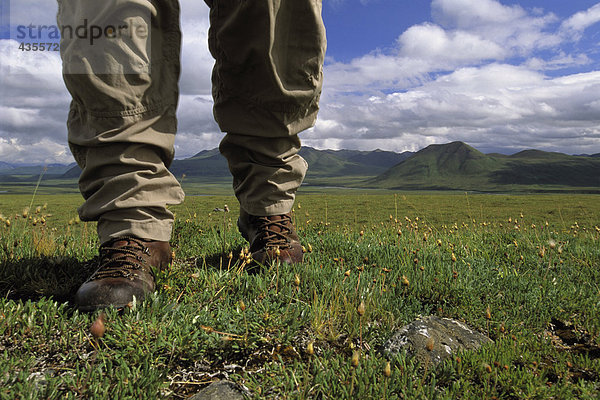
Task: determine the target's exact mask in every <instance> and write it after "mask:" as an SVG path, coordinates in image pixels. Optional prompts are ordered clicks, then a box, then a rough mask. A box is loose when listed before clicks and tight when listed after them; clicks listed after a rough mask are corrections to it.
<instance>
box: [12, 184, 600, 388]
mask: <svg viewBox="0 0 600 400" xmlns="http://www.w3.org/2000/svg"><path fill="white" fill-rule="evenodd" d="M311 193H312V194H311ZM0 199H1V200H2V203H1V204H2V205H1V206H0V213H2V215H3V217H2V221H0V294H1V295H2V298H1V300H0V398H2V399H4V398H6V399H14V398H157V397H165V398H186V397H187V396H189V395H190V394H192V393H194V392H197V391H198V390H200V389H201V388H202V387H204V386H205V385H207V384H208V383H209V382H211V381H214V380H218V379H226V378H227V379H230V380H233V381H235V382H238V383H241V384H243V385H245V386H247V387H248V388H249V389H250V391H251V393H252V394H253V396H254V397H256V398H290V399H292V398H293V399H296V398H315V399H320V398H327V399H350V398H373V399H381V398H390V399H402V398H409V399H413V398H421V399H432V398H440V399H453V398H465V399H481V398H487V399H491V398H499V399H502V398H503V399H522V398H530V399H569V398H581V399H595V398H598V397H599V396H600V314H599V313H598V309H599V307H600V268H598V267H599V266H600V242H599V241H600V232H599V229H600V228H599V227H600V201H599V200H600V198H598V196H593V195H520V196H510V195H466V194H431V193H398V194H393V193H387V194H377V193H371V192H365V191H347V190H332V191H331V192H330V193H328V194H324V193H321V194H318V193H314V192H310V191H307V192H305V193H303V194H302V193H301V194H300V195H299V197H298V200H297V203H296V205H295V208H294V218H295V221H296V224H297V226H298V229H299V232H300V234H301V236H302V241H303V245H304V246H305V247H306V248H307V251H308V250H310V249H312V252H307V253H306V262H305V263H303V264H302V265H297V266H291V267H287V266H281V265H277V264H276V265H269V266H265V267H264V268H262V269H258V270H248V269H247V268H245V265H243V263H242V262H241V260H240V257H239V254H240V251H242V249H243V247H244V246H246V243H245V242H244V241H243V239H242V238H241V237H240V235H239V234H238V233H237V230H236V227H235V219H236V216H237V207H236V201H235V199H234V198H233V197H232V196H190V197H188V198H187V200H186V202H185V203H184V204H183V205H181V206H177V207H173V208H172V209H173V211H174V212H175V213H176V215H177V217H176V218H177V219H176V226H175V230H174V234H173V240H172V246H173V248H174V251H175V255H176V258H175V263H174V265H173V267H172V268H171V269H170V270H169V271H167V272H165V273H162V274H161V275H160V276H159V277H158V286H159V287H160V290H159V291H158V292H157V293H156V294H153V295H152V296H150V297H149V298H148V299H147V301H146V302H145V303H144V304H136V305H135V306H134V307H133V308H132V309H130V310H127V311H126V312H121V313H119V312H116V311H114V310H109V311H108V312H107V316H106V328H107V330H106V334H105V335H104V337H103V338H101V339H95V338H94V337H93V336H91V334H90V325H91V324H92V322H93V321H94V320H95V319H96V318H97V317H98V313H94V314H83V313H80V312H79V311H77V310H75V309H74V308H73V306H72V305H71V304H70V303H69V302H68V300H69V299H70V296H71V295H72V294H73V292H74V291H75V290H76V289H77V287H78V285H79V284H80V283H81V282H82V281H83V280H84V279H85V278H86V276H87V274H89V272H90V271H89V267H88V266H87V264H86V262H85V261H86V260H88V259H90V258H91V257H93V256H94V254H95V253H96V246H97V239H96V237H95V233H94V231H95V226H94V224H93V223H83V222H80V221H79V220H78V219H77V218H76V213H75V209H76V207H77V206H78V205H79V204H80V203H81V199H80V198H79V197H78V196H62V195H61V196H36V198H35V199H34V202H33V204H32V205H31V207H30V208H29V209H28V210H26V212H24V208H27V207H29V206H30V203H31V196H30V195H29V196H8V195H2V196H0ZM44 204H46V207H44ZM224 204H228V205H229V207H230V208H231V212H230V213H223V212H215V211H212V210H213V209H214V208H216V207H219V208H223V205H224ZM38 207H39V210H38ZM24 214H25V217H23V215H24ZM30 217H31V218H30ZM42 217H43V222H42ZM6 220H10V226H7V224H6V222H5V221H6ZM399 231H400V234H399ZM454 259H455V261H453V260H454ZM297 283H299V284H297ZM406 283H408V285H407V284H406ZM361 301H363V302H364V303H365V306H366V312H365V314H364V315H363V316H362V317H361V316H359V314H358V313H357V311H356V309H357V306H358V305H359V304H360V302H361ZM488 310H489V312H490V314H489V318H488V315H486V314H487V311H488ZM432 314H433V315H438V316H443V317H451V318H455V319H459V320H462V321H464V322H466V323H467V324H468V325H470V326H471V327H473V328H475V329H477V330H479V331H481V332H483V333H485V334H487V335H489V336H490V337H491V338H492V339H493V340H494V343H493V344H490V345H486V346H484V347H483V348H482V349H481V350H479V351H477V352H471V353H464V354H461V355H459V356H458V357H456V358H453V359H451V360H449V361H448V362H446V363H444V364H442V365H440V366H439V367H437V368H432V367H431V366H424V365H420V364H418V363H417V362H415V361H414V360H412V359H411V358H410V357H407V356H406V355H399V356H397V357H395V358H394V359H392V360H390V362H391V366H392V369H391V376H390V377H386V376H385V375H384V373H383V372H384V367H385V364H386V362H387V359H386V358H385V357H384V356H382V355H381V354H380V352H379V348H380V346H381V345H382V344H383V343H384V341H385V340H386V339H387V338H389V337H390V336H391V335H392V334H393V332H394V330H396V329H398V328H399V327H401V326H403V325H404V324H406V323H409V322H411V321H413V320H414V319H415V318H416V317H417V316H419V315H432ZM361 331H362V342H361V339H360V336H361ZM311 342H312V343H313V344H314V349H315V353H314V354H313V355H309V354H308V353H307V351H306V348H307V346H308V344H309V343H311ZM357 350H358V351H359V352H360V362H359V365H358V367H357V368H353V367H352V365H351V363H350V359H351V356H352V354H353V352H355V351H357Z"/></svg>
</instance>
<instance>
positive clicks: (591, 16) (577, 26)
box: [561, 3, 600, 39]
mask: <svg viewBox="0 0 600 400" xmlns="http://www.w3.org/2000/svg"><path fill="white" fill-rule="evenodd" d="M598 22H600V3H598V4H595V5H594V6H592V7H590V8H588V9H587V10H585V11H580V12H578V13H576V14H575V15H573V16H572V17H570V18H568V19H567V20H565V21H564V22H563V23H562V24H561V32H562V33H563V34H566V35H571V36H573V37H575V38H576V39H579V38H581V35H582V34H583V31H585V30H586V29H587V28H589V27H590V26H592V25H595V24H597V23H598Z"/></svg>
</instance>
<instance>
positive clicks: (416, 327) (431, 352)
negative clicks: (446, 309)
mask: <svg viewBox="0 0 600 400" xmlns="http://www.w3.org/2000/svg"><path fill="white" fill-rule="evenodd" d="M491 342H492V340H491V339H490V338H488V337H487V336H485V335H483V334H481V333H479V332H476V331H474V330H472V329H470V328H469V327H467V326H466V325H465V324H463V323H462V322H459V321H456V320H453V319H449V318H439V317H436V316H429V317H425V318H422V319H418V320H416V321H414V322H411V323H410V324H408V325H406V326H404V327H402V328H401V329H400V330H399V331H398V332H396V333H395V334H394V335H393V336H392V337H391V338H390V339H389V340H388V341H387V342H385V344H384V345H383V353H384V354H386V355H388V356H395V355H397V354H399V353H401V352H402V351H404V350H406V352H407V353H408V354H409V355H411V356H414V357H415V358H416V359H417V360H419V361H420V362H421V363H428V364H434V365H437V364H439V363H440V362H442V361H444V360H446V359H447V358H450V356H452V355H453V354H455V353H457V352H458V351H460V350H475V349H478V348H479V347H480V346H481V345H483V344H486V343H491Z"/></svg>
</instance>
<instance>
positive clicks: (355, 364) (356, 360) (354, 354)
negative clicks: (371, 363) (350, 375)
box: [350, 350, 360, 368]
mask: <svg viewBox="0 0 600 400" xmlns="http://www.w3.org/2000/svg"><path fill="white" fill-rule="evenodd" d="M359 361H360V353H359V352H358V351H357V350H354V351H353V352H352V359H351V360H350V363H351V364H352V367H354V368H358V363H359Z"/></svg>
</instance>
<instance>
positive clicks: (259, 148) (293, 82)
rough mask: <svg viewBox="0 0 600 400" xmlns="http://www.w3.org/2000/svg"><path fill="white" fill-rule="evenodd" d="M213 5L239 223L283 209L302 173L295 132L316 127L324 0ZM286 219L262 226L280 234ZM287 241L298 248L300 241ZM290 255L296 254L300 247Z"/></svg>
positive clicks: (222, 116)
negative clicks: (249, 216)
mask: <svg viewBox="0 0 600 400" xmlns="http://www.w3.org/2000/svg"><path fill="white" fill-rule="evenodd" d="M212 3H213V4H212V7H211V28H210V33H209V46H210V50H211V53H212V54H213V56H214V57H215V60H216V63H215V67H214V70H213V97H214V101H215V106H214V114H215V119H216V120H217V122H218V123H219V126H220V128H221V130H222V131H224V132H226V133H227V134H226V136H225V138H224V139H223V141H222V142H221V145H220V150H221V152H222V154H223V155H224V156H225V157H226V158H227V160H228V163H229V168H230V171H231V173H232V175H233V186H234V190H235V194H236V196H237V198H238V200H239V202H240V206H241V209H242V213H241V219H240V222H242V224H240V225H242V226H247V225H251V223H250V222H251V221H250V220H249V219H246V215H251V216H265V217H271V216H277V215H285V214H288V213H289V212H290V211H291V209H292V205H293V203H294V198H295V193H296V190H297V189H298V187H299V186H300V184H301V183H302V180H303V179H304V175H305V173H306V169H307V164H306V162H305V161H304V160H303V159H302V157H300V156H299V155H298V151H299V150H300V139H299V138H298V133H299V132H301V131H302V130H304V129H307V128H309V127H311V126H313V125H314V123H315V120H316V116H317V111H318V103H319V97H320V94H321V88H322V78H323V72H322V67H323V60H324V55H325V47H326V40H325V29H324V26H323V21H322V18H321V1H320V0H268V1H255V2H240V1H238V0H214V1H213V2H212ZM244 219H246V221H243V220H244ZM286 221H287V218H286ZM278 224H280V223H279V222H278ZM289 225H291V220H290V223H289V224H287V223H286V228H285V229H284V228H281V229H279V228H278V226H277V224H275V225H272V226H269V225H266V226H267V229H268V230H272V231H275V232H278V233H281V232H279V231H283V232H287V231H288V230H289V229H290V228H289ZM292 229H293V227H292ZM242 230H243V228H242ZM271 233H272V232H271ZM294 235H295V233H294ZM247 236H252V235H247ZM275 236H277V237H279V236H281V235H275ZM252 239H253V238H250V241H251V242H253V240H252ZM292 241H293V242H294V244H293V246H294V252H295V253H298V249H299V247H300V245H299V242H297V241H296V239H293V240H292ZM259 242H262V240H259ZM296 242H297V243H296ZM294 258H295V259H296V260H300V259H301V253H300V256H296V257H294Z"/></svg>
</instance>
